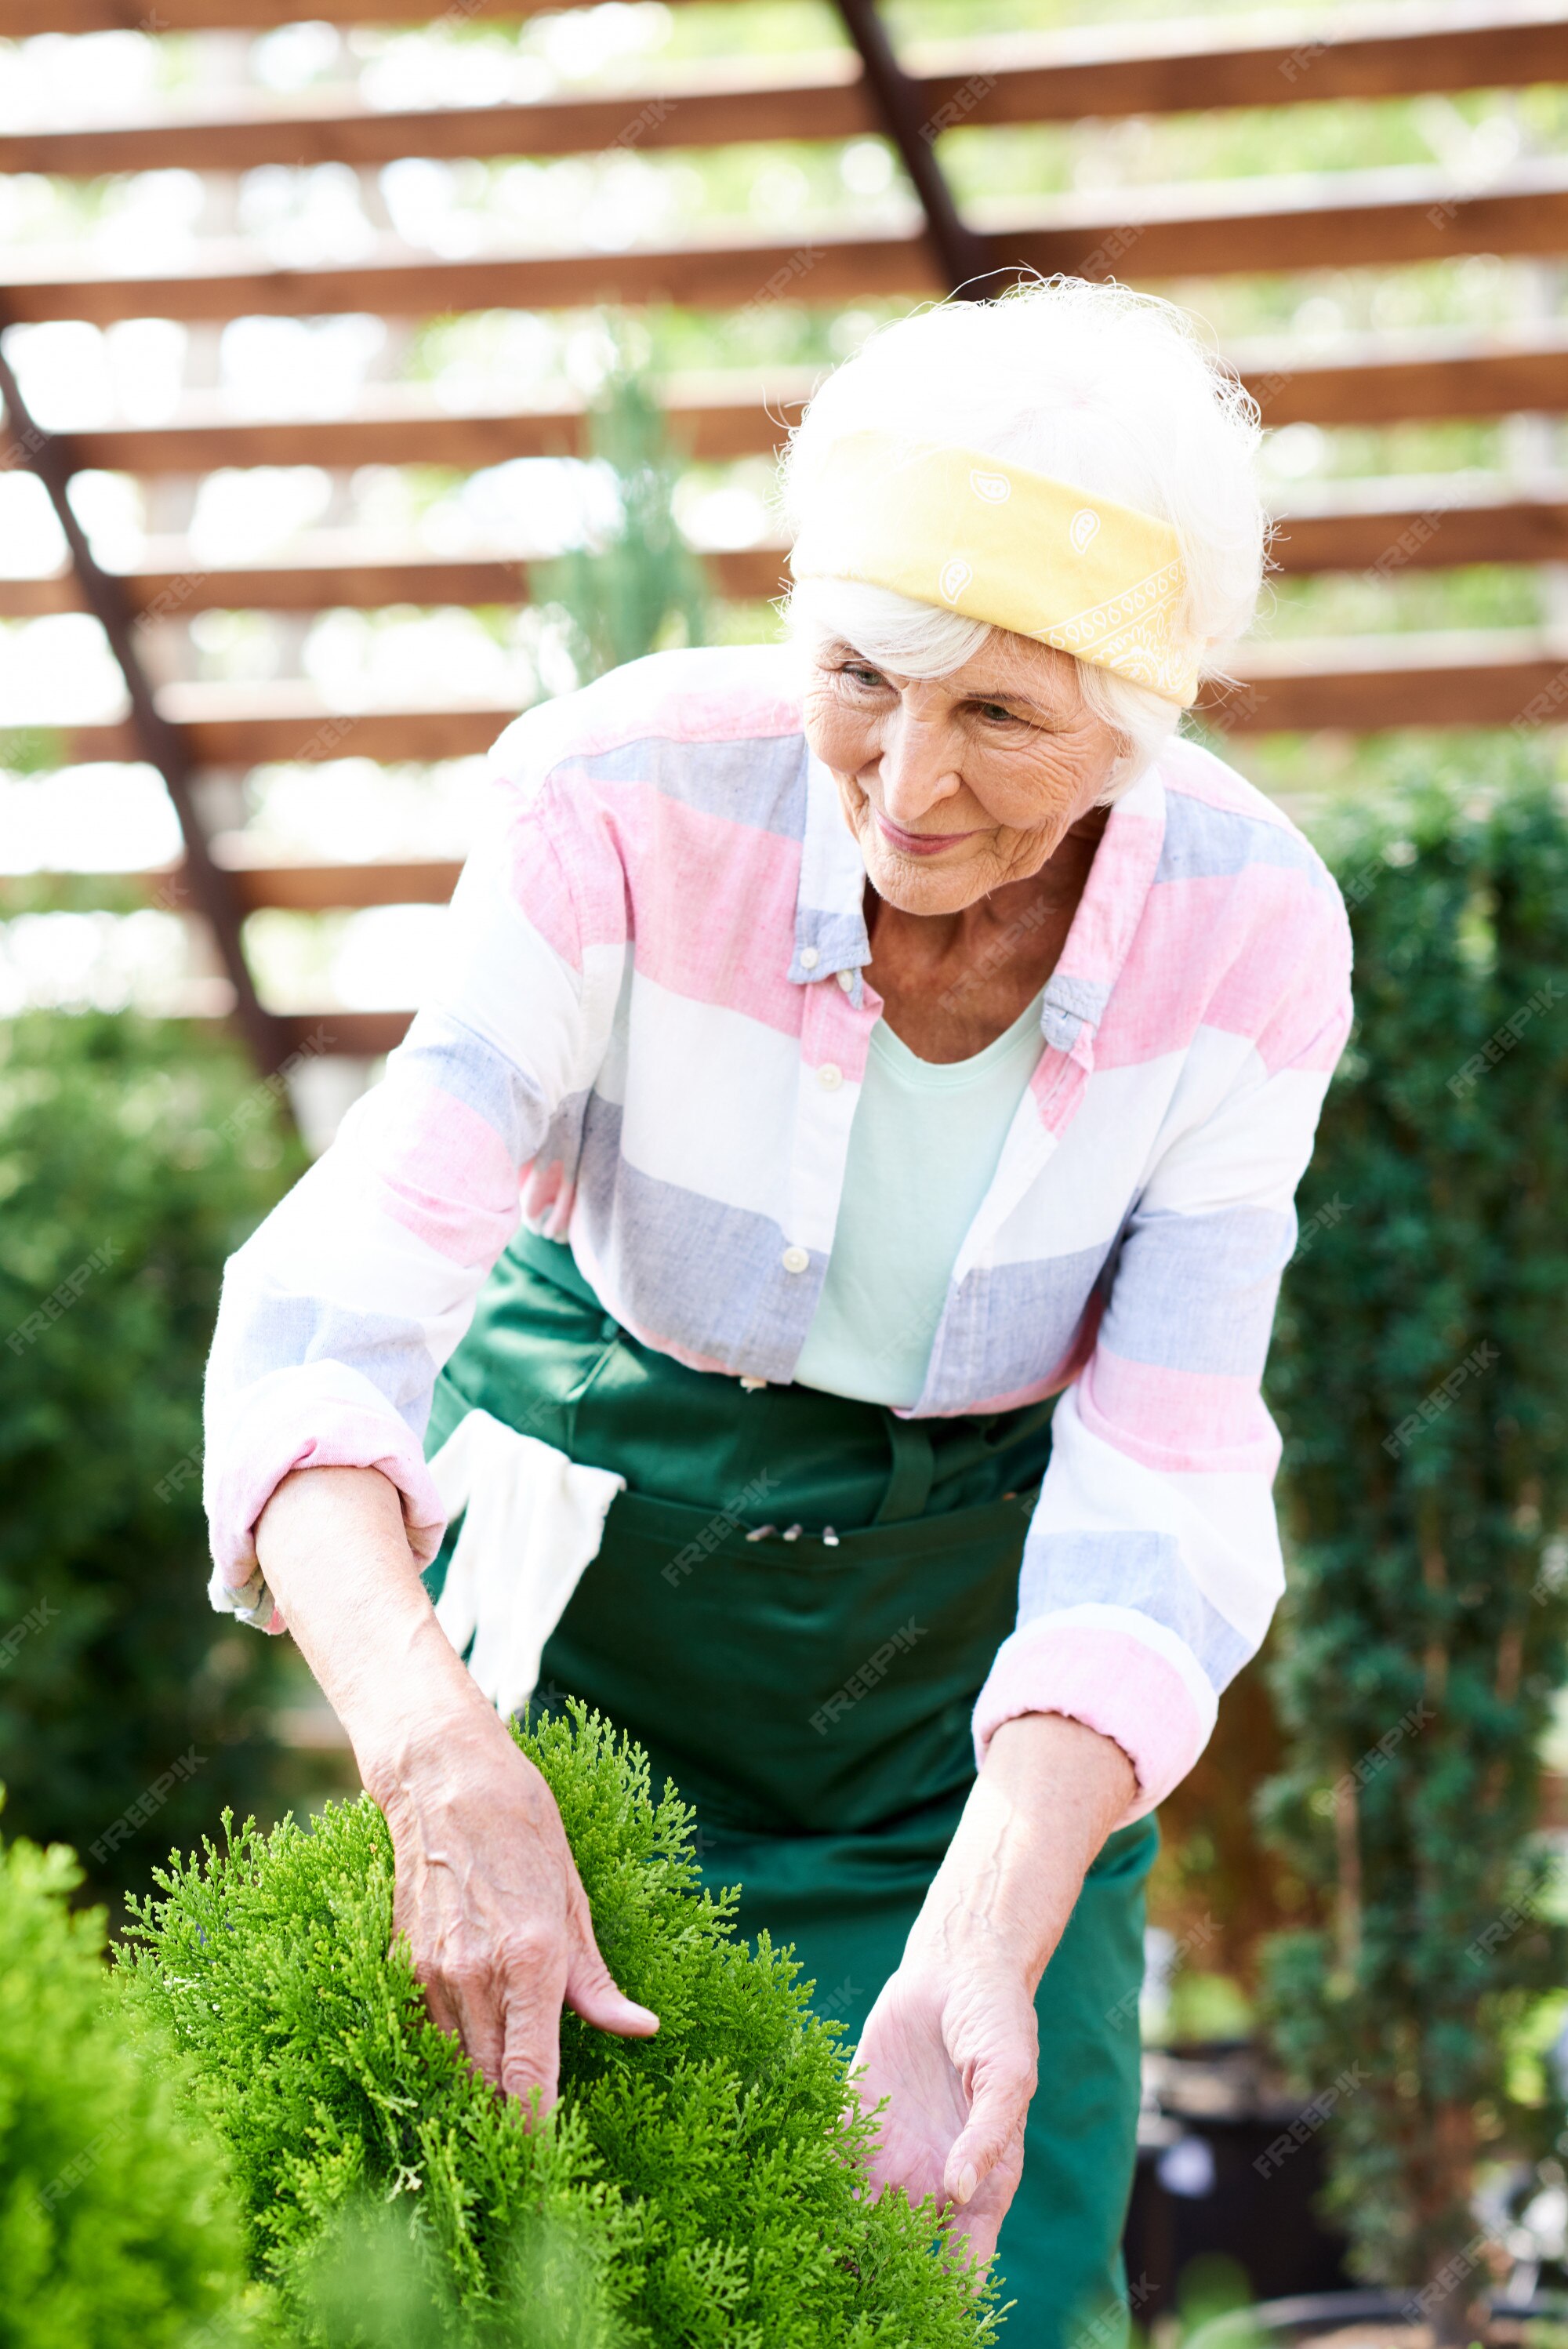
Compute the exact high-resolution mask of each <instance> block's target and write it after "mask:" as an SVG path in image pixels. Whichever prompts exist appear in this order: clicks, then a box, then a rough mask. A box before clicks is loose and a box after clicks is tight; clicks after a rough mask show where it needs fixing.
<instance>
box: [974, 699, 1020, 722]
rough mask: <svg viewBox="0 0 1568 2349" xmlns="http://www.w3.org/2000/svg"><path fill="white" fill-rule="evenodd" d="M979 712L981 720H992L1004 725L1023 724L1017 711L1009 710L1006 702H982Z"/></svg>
mask: <svg viewBox="0 0 1568 2349" xmlns="http://www.w3.org/2000/svg"><path fill="white" fill-rule="evenodd" d="M979 710H980V715H981V717H982V718H990V719H996V720H997V721H999V722H1000V723H1002V724H1004V725H1013V726H1021V725H1022V724H1023V723H1024V721H1023V719H1021V718H1020V717H1019V716H1018V713H1017V711H1016V709H1008V708H1007V706H1006V702H1002V701H982V702H981V703H980V704H979Z"/></svg>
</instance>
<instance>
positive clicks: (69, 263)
mask: <svg viewBox="0 0 1568 2349" xmlns="http://www.w3.org/2000/svg"><path fill="white" fill-rule="evenodd" d="M1001 212H1002V208H1000V207H997V208H995V212H982V211H981V210H980V208H978V207H976V208H975V225H976V227H977V228H978V229H979V230H980V232H981V236H982V246H983V250H984V254H985V262H986V266H987V267H988V268H990V269H992V270H995V271H996V272H998V273H999V274H1000V279H999V282H1000V280H1005V279H1006V277H1007V276H1010V275H1014V274H1017V273H1018V272H1020V271H1039V272H1040V273H1041V274H1046V275H1048V274H1051V273H1052V272H1054V271H1058V270H1061V271H1067V272H1068V273H1069V274H1077V275H1082V276H1088V277H1100V278H1105V277H1110V276H1124V277H1125V276H1128V275H1130V274H1136V275H1137V276H1138V277H1139V278H1140V279H1169V278H1172V277H1194V276H1231V275H1236V274H1256V273H1259V272H1275V271H1290V270H1303V269H1328V268H1335V269H1342V268H1350V267H1357V266H1362V267H1365V266H1370V265H1373V264H1376V265H1377V266H1380V267H1388V266H1392V265H1397V264H1403V263H1408V262H1418V261H1433V260H1449V259H1452V258H1453V257H1454V256H1455V255H1456V254H1470V253H1498V254H1555V253H1560V252H1562V251H1563V250H1564V249H1568V158H1564V157H1561V156H1556V155H1549V156H1541V157H1537V158H1533V159H1528V160H1524V161H1522V162H1520V163H1518V164H1516V165H1515V166H1514V167H1513V168H1512V169H1511V171H1508V172H1507V173H1506V174H1504V175H1500V177H1499V179H1498V180H1497V181H1495V183H1493V184H1491V185H1490V186H1488V187H1486V188H1484V189H1480V190H1478V189H1476V188H1475V187H1474V186H1473V185H1472V184H1471V183H1470V182H1468V181H1456V180H1455V179H1453V178H1452V177H1451V176H1450V175H1449V174H1448V173H1446V172H1444V171H1432V170H1428V169H1426V168H1424V167H1419V166H1406V165H1398V166H1394V167H1391V168H1388V169H1386V170H1380V171H1341V172H1333V173H1326V174H1324V173H1302V174H1297V173H1291V174H1288V175H1287V174H1281V175H1280V176H1279V177H1277V178H1275V177H1272V176H1270V177H1264V178H1262V179H1246V180H1227V181H1216V182H1213V183H1212V184H1211V185H1208V186H1204V187H1191V186H1188V187H1174V188H1161V187H1153V188H1150V187H1139V188H1130V189H1125V190H1122V191H1119V195H1118V200H1117V202H1115V203H1114V204H1108V203H1107V202H1106V200H1105V198H1104V197H1103V196H1102V195H1100V196H1095V197H1081V196H1061V197H1053V198H1047V199H1044V200H1042V201H1040V202H1036V203H1033V204H1028V205H1021V204H1020V205H1008V206H1007V207H1006V212H1005V214H1002V216H1000V217H998V216H997V214H998V213H1001ZM212 242H213V243H216V240H213V241H212ZM940 290H941V288H940V284H939V281H938V279H937V277H936V275H935V272H934V264H933V261H932V258H931V254H930V252H929V249H928V246H927V243H926V239H925V237H924V235H923V233H922V232H921V231H920V230H919V229H917V228H915V227H913V225H912V227H911V228H910V229H909V230H907V231H904V232H902V233H901V232H899V231H897V230H878V231H875V232H865V233H860V234H854V233H845V232H844V231H842V230H839V229H831V230H830V229H827V228H821V229H815V230H812V231H810V233H808V232H807V231H806V230H804V229H802V230H801V231H800V232H799V233H798V234H796V235H795V236H793V237H792V238H791V239H789V241H788V242H786V241H782V240H779V239H769V238H759V237H757V236H756V235H755V234H752V233H748V232H746V231H744V230H741V229H735V230H732V231H729V232H728V233H723V234H720V233H718V232H717V231H710V232H709V233H708V234H707V236H706V237H705V238H703V239H701V240H696V239H694V240H693V241H692V242H691V243H683V244H674V245H668V246H665V247H664V248H662V249H661V248H650V249H647V250H637V249H633V250H630V251H626V252H618V253H595V252H588V251H577V252H567V253H541V252H511V253H504V252H503V253H496V254H488V255H486V256H485V257H484V258H482V259H469V260H455V261H454V260H442V259H439V258H438V257H436V256H435V255H433V254H409V253H408V251H407V248H406V247H401V246H395V245H394V244H393V243H391V241H390V240H387V241H386V242H385V243H383V244H382V246H381V247H380V249H379V250H378V251H377V254H375V255H374V256H373V257H371V258H369V259H367V260H364V261H359V262H355V263H351V264H323V265H318V266H315V267H311V268H294V267H286V266H279V265H277V264H273V263H271V262H269V261H268V259H267V258H266V257H265V255H264V254H259V253H257V252H256V251H255V250H254V249H253V248H251V247H247V246H245V245H242V244H223V245H219V246H218V249H217V250H215V251H212V250H209V248H208V245H207V244H205V243H204V244H203V245H202V246H201V247H200V248H198V249H197V251H196V252H194V253H193V254H191V255H190V256H189V257H188V258H186V259H185V260H183V261H181V262H179V263H175V262H171V263H170V265H169V266H168V267H166V268H162V269H159V270H156V271H153V272H150V273H148V274H131V273H126V274H114V275H103V274H99V273H98V272H97V271H96V270H94V269H92V268H91V267H89V266H84V265H83V264H82V263H81V262H80V261H79V260H77V259H75V258H70V259H67V258H66V257H64V256H62V257H60V258H58V259H51V258H50V257H48V256H47V255H39V254H34V253H33V252H31V251H29V250H27V249H26V248H25V247H24V248H21V249H20V254H19V257H18V258H16V259H15V261H14V262H13V264H12V265H11V268H10V273H9V278H8V283H7V285H6V290H5V303H6V308H7V311H8V313H9V316H10V317H11V318H12V319H13V320H15V321H16V322H17V323H28V324H32V323H36V322H39V321H43V320H48V319H67V318H81V319H87V320H88V321H90V322H91V323H92V324H93V325H96V326H107V325H109V324H111V323H113V322H114V321H115V320H117V319H120V318H148V317H156V318H174V319H187V320H194V319H224V318H235V317H244V316H272V317H280V316H282V317H297V316H304V317H319V316H326V315H329V314H334V313H343V312H346V311H375V312H378V313H379V314H380V315H381V316H390V317H410V316H414V317H418V316H431V315H435V314H441V313H447V312H450V311H454V310H490V309H552V308H554V309H559V308H563V307H578V306H581V305H585V304H593V303H596V302H617V303H633V304H635V303H648V302H673V303H678V304H681V305H685V306H686V307H695V308H709V309H726V308H731V307H738V306H741V305H745V304H747V303H749V302H754V301H757V300H758V299H767V298H769V295H772V294H776V293H778V292H783V291H789V292H790V293H791V294H792V295H793V296H794V297H795V298H797V299H802V300H810V301H811V302H814V303H818V302H828V303H832V302H849V301H862V300H866V299H868V298H877V297H882V296H888V295H930V294H932V293H935V292H939V291H940Z"/></svg>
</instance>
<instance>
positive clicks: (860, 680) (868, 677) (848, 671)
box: [843, 662, 882, 686]
mask: <svg viewBox="0 0 1568 2349" xmlns="http://www.w3.org/2000/svg"><path fill="white" fill-rule="evenodd" d="M843 675H844V676H845V677H847V678H851V679H852V680H853V682H854V683H855V684H856V685H870V686H878V685H880V684H881V683H882V678H880V677H879V675H878V674H877V672H876V670H875V669H874V668H861V667H858V666H854V665H851V664H850V663H848V662H846V664H845V666H844V669H843Z"/></svg>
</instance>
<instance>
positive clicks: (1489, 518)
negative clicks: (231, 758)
mask: <svg viewBox="0 0 1568 2349" xmlns="http://www.w3.org/2000/svg"><path fill="white" fill-rule="evenodd" d="M1276 525H1277V527H1276V534H1275V537H1274V549H1273V553H1274V564H1275V567H1276V568H1277V569H1278V570H1279V571H1281V572H1282V573H1284V574H1306V573H1315V572H1325V571H1368V570H1370V571H1377V569H1378V568H1379V566H1381V567H1382V569H1383V570H1384V571H1385V572H1386V573H1387V574H1394V573H1397V572H1398V571H1401V570H1407V569H1416V570H1435V569H1449V568H1452V567H1454V566H1455V565H1459V564H1475V563H1512V564H1529V563H1564V562H1568V480H1563V479H1560V478H1558V477H1555V476H1553V477H1552V478H1550V479H1545V480H1542V481H1538V482H1537V483H1535V484H1534V485H1533V487H1532V489H1530V490H1529V491H1523V490H1521V489H1520V488H1518V487H1517V486H1514V485H1510V484H1505V483H1501V482H1498V481H1491V480H1488V479H1487V478H1486V477H1484V476H1480V477H1467V476H1465V475H1462V474H1461V475H1449V474H1436V475H1434V476H1432V477H1431V478H1430V479H1429V480H1425V481H1422V480H1418V479H1411V478H1407V477H1399V478H1397V479H1395V480H1393V481H1357V482H1350V483H1345V484H1342V485H1339V486H1338V487H1337V489H1336V491H1335V492H1332V493H1324V494H1322V495H1320V496H1319V497H1318V498H1316V499H1315V501H1313V502H1312V503H1310V504H1309V505H1302V506H1298V507H1296V508H1295V509H1291V508H1288V507H1287V508H1284V509H1283V510H1282V511H1281V512H1279V513H1278V514H1277V515H1276ZM785 553H786V550H785V548H784V547H783V546H782V544H764V545H758V546H750V547H742V548H737V549H733V550H730V549H723V550H719V551H717V552H712V553H709V554H707V556H706V558H705V559H706V562H707V566H708V569H709V571H710V573H711V574H712V576H713V580H714V584H715V585H716V586H717V589H718V592H719V594H720V595H725V596H727V597H729V598H732V599H734V600H738V601H751V602H756V601H760V600H763V599H765V598H769V597H772V596H775V595H779V594H780V593H781V592H782V590H783V589H784V587H785V586H786V585H788V575H787V569H786V562H785ZM117 575H118V576H119V577H120V578H121V579H122V580H123V583H124V585H125V589H126V593H127V595H129V599H130V601H131V604H132V605H133V607H134V608H135V610H136V612H137V614H138V615H139V617H140V618H142V619H144V620H147V619H160V618H184V617H187V616H190V615H191V613H194V612H211V611H234V610H247V611H269V612H317V611H321V610H323V609H326V608H336V607H345V608H348V609H351V610H360V611H371V610H376V609H378V608H383V607H385V606H387V605H395V604H415V605H441V604H469V605H519V604H526V603H528V602H529V601H530V600H531V594H532V583H531V570H530V564H529V561H528V558H527V557H526V556H524V555H521V554H519V555H515V556H506V555H501V554H428V553H427V552H424V551H423V550H419V549H415V548H411V547H409V546H408V545H407V542H406V541H400V540H397V539H388V538H387V537H386V536H385V535H383V536H381V537H379V538H378V537H377V536H375V535H373V534H372V533H368V532H364V531H346V530H344V531H328V530H321V531H314V532H312V533H309V534H308V536H307V537H306V538H305V539H304V540H303V541H302V542H301V543H300V545H299V547H298V548H297V550H295V551H293V552H291V553H289V554H286V555H280V556H279V557H277V558H276V559H275V560H273V561H272V562H267V563H250V564H206V563H204V562H203V561H202V559H201V557H200V556H199V555H198V554H195V553H194V552H193V550H192V549H191V545H190V543H189V542H188V541H186V540H183V539H176V540H173V541H171V542H170V543H168V544H167V545H166V546H165V545H162V544H160V543H158V542H156V541H154V542H151V543H150V544H149V545H148V547H147V549H146V552H145V554H144V555H143V558H142V561H141V563H140V564H139V565H138V567H137V568H136V570H134V571H131V572H125V573H121V574H117ZM80 608H81V595H80V591H79V588H78V586H77V582H76V580H75V578H74V576H73V574H71V573H70V572H69V571H60V572H56V573H53V574H50V575H49V576H47V577H44V578H21V579H7V578H5V577H0V618H4V619H23V618H35V617H37V616H41V615H42V614H45V613H49V612H71V611H77V610H79V609H80Z"/></svg>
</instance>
